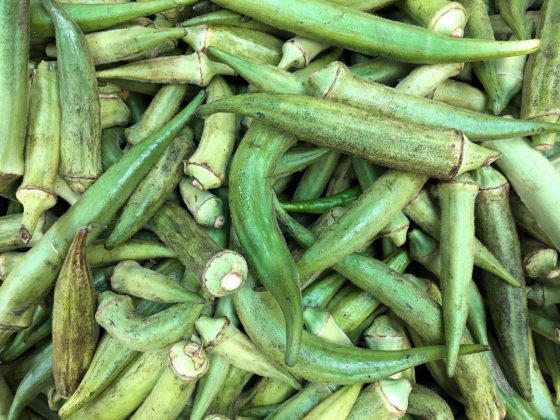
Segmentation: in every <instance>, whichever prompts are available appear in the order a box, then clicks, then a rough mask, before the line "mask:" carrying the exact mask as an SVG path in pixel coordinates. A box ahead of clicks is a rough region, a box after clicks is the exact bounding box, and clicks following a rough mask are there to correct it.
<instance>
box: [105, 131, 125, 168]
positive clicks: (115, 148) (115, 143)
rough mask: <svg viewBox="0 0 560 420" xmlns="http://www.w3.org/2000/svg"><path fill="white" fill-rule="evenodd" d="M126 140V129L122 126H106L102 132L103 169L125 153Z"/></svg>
mask: <svg viewBox="0 0 560 420" xmlns="http://www.w3.org/2000/svg"><path fill="white" fill-rule="evenodd" d="M125 142H126V140H125V137H124V130H123V129H122V128H120V127H110V128H106V129H105V130H103V131H102V132H101V163H102V164H103V171H106V170H107V169H108V168H109V167H110V166H111V165H113V164H114V163H116V162H117V161H118V160H119V159H120V158H121V157H122V155H123V154H124V152H123V150H122V147H123V146H124V143H125Z"/></svg>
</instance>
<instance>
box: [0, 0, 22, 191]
mask: <svg viewBox="0 0 560 420" xmlns="http://www.w3.org/2000/svg"><path fill="white" fill-rule="evenodd" d="M0 16H1V18H0V19H1V22H2V23H1V24H0V89H1V90H2V92H4V93H3V94H2V100H1V101H0V113H2V114H3V115H5V116H6V121H5V122H4V124H2V128H0V155H1V156H2V159H1V161H0V186H3V184H4V183H7V182H9V181H12V180H13V179H16V178H18V177H20V176H21V175H23V173H24V162H23V149H24V146H25V130H26V128H25V126H26V118H27V91H28V90H29V81H28V77H27V72H28V70H27V69H28V67H27V63H28V57H29V0H22V1H12V0H2V2H0Z"/></svg>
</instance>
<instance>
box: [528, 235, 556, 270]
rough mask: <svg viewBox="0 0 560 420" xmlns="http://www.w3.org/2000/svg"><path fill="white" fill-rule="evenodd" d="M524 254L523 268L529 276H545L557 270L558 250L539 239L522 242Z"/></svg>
mask: <svg viewBox="0 0 560 420" xmlns="http://www.w3.org/2000/svg"><path fill="white" fill-rule="evenodd" d="M521 250H522V252H523V254H524V257H523V268H524V270H525V273H526V274H527V277H531V278H543V277H547V276H548V274H549V273H551V272H553V271H554V270H556V266H557V264H558V251H556V250H555V249H552V248H549V247H548V246H546V245H545V244H543V243H541V242H539V241H533V240H530V239H527V240H524V241H522V242H521Z"/></svg>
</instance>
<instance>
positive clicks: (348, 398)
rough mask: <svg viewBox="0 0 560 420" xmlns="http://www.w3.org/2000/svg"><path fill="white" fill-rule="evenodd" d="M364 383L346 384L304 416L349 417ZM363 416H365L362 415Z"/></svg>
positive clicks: (316, 419) (315, 418) (316, 418)
mask: <svg viewBox="0 0 560 420" xmlns="http://www.w3.org/2000/svg"><path fill="white" fill-rule="evenodd" d="M361 389H362V384H355V385H346V386H343V387H341V388H340V389H338V390H337V391H335V392H333V393H332V394H331V395H329V396H328V397H327V398H325V399H324V400H323V401H321V402H320V403H319V404H317V405H316V406H315V407H313V409H312V410H311V411H309V413H307V414H306V415H305V417H304V419H305V420H323V419H324V420H336V419H346V418H349V414H350V412H351V410H352V408H353V406H354V403H355V402H356V400H357V398H358V396H359V395H360V391H361ZM362 418H363V417H362Z"/></svg>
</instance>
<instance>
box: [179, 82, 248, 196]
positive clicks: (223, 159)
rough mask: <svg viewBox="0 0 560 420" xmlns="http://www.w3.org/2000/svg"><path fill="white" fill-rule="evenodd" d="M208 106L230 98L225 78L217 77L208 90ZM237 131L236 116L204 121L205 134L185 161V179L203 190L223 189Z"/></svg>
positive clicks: (218, 117)
mask: <svg viewBox="0 0 560 420" xmlns="http://www.w3.org/2000/svg"><path fill="white" fill-rule="evenodd" d="M207 93H208V99H207V103H212V102H214V101H218V100H220V99H223V98H230V97H232V96H233V92H232V91H231V88H230V87H229V85H228V83H227V82H226V81H225V80H224V79H223V78H222V77H215V78H214V79H213V80H212V82H211V83H210V84H209V85H208V88H207ZM236 131H237V124H236V116H235V114H227V113H221V114H216V115H212V116H210V117H209V118H207V119H206V120H205V121H204V131H203V132H202V137H201V139H200V142H199V143H198V146H197V148H196V151H195V152H194V153H193V154H192V155H191V156H190V157H189V158H188V159H187V160H186V161H185V175H188V176H190V177H192V181H191V182H192V184H193V186H195V187H196V188H198V189H200V190H209V189H213V188H218V187H220V186H221V185H222V184H223V182H224V179H225V176H226V169H227V165H228V163H229V160H230V156H231V154H232V152H233V146H234V143H235V133H236Z"/></svg>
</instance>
